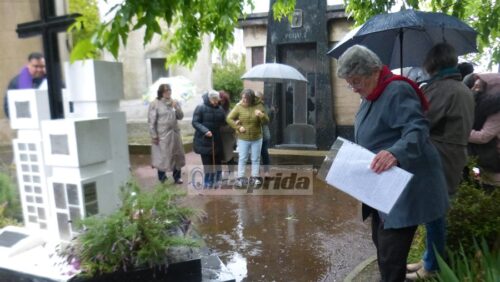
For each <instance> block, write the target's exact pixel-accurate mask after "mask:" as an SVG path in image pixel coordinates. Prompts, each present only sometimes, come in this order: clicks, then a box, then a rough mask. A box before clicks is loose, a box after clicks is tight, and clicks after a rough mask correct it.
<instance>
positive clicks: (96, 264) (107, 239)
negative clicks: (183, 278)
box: [62, 183, 198, 276]
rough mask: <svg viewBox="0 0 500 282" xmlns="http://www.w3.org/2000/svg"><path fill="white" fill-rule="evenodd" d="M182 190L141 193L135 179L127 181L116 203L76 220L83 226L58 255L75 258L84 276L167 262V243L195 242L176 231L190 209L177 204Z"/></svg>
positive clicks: (186, 223) (183, 225)
mask: <svg viewBox="0 0 500 282" xmlns="http://www.w3.org/2000/svg"><path fill="white" fill-rule="evenodd" d="M183 195H184V193H183V192H180V191H179V190H174V188H173V187H167V186H165V185H160V186H158V187H156V188H155V190H154V191H152V192H149V193H146V192H144V193H141V192H140V190H139V188H138V186H137V184H136V183H130V184H129V185H128V187H126V189H125V191H124V199H123V205H122V207H121V208H120V209H119V210H117V211H116V212H114V213H113V214H111V215H108V216H93V217H88V218H85V219H83V220H81V222H80V226H81V227H83V230H84V231H83V232H82V233H81V234H80V235H79V236H78V237H77V238H76V239H75V242H74V244H73V245H71V246H68V247H67V248H66V249H64V250H63V251H62V255H65V256H67V258H68V261H69V262H73V261H75V260H77V261H78V262H79V264H80V267H81V270H82V271H83V273H84V275H88V276H94V275H100V274H104V273H110V272H116V271H128V270H131V269H134V268H137V267H144V266H148V267H153V266H156V265H167V264H168V259H167V252H168V250H169V248H171V247H174V246H197V245H198V243H197V242H196V241H194V240H192V239H190V238H187V237H185V236H183V235H182V234H183V232H186V230H187V228H188V227H189V224H190V221H189V217H190V216H192V215H193V214H194V211H193V210H192V209H189V208H184V207H180V206H178V200H179V198H180V197H181V196H183Z"/></svg>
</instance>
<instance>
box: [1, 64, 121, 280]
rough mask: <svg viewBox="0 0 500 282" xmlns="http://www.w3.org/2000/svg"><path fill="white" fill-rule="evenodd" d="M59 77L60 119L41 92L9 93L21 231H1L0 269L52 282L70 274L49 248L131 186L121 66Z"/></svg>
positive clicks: (85, 67)
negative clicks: (63, 79) (63, 84)
mask: <svg viewBox="0 0 500 282" xmlns="http://www.w3.org/2000/svg"><path fill="white" fill-rule="evenodd" d="M65 73H66V78H67V80H68V81H67V86H68V89H67V90H66V91H64V98H63V101H64V112H65V114H66V118H65V119H60V120H50V111H49V103H48V96H47V95H48V94H47V91H46V90H32V89H30V90H12V91H9V93H8V95H9V109H12V110H11V112H12V114H11V127H12V128H13V129H17V138H16V139H15V140H13V147H14V159H15V163H16V168H17V178H18V187H19V192H20V197H21V204H22V210H23V218H24V225H25V226H24V227H23V228H20V227H7V228H4V229H2V230H0V250H1V251H2V255H0V267H1V268H4V269H10V270H12V271H15V272H21V273H26V274H28V275H35V276H40V277H44V278H48V279H54V280H57V281H65V280H66V279H69V278H70V277H71V276H72V275H73V274H71V273H67V272H66V271H65V270H64V267H62V266H61V264H59V265H57V263H55V262H54V260H57V258H55V257H57V256H53V254H54V253H55V246H56V245H57V244H59V243H61V242H64V241H70V240H71V238H73V237H74V235H76V234H77V233H78V231H79V230H78V228H77V225H75V224H74V223H75V222H77V221H78V220H79V219H81V218H83V217H86V216H90V215H94V214H108V213H111V212H113V211H114V210H116V209H117V208H118V206H119V203H120V201H119V194H120V187H121V186H122V185H123V184H125V182H126V181H127V180H128V178H129V155H128V144H127V129H126V120H125V114H124V113H123V112H119V102H120V99H121V98H122V97H123V85H122V82H123V81H122V77H123V71H122V66H121V64H120V63H112V62H103V61H92V60H87V61H79V62H76V63H74V64H72V65H70V64H68V63H67V64H66V65H65ZM48 262H52V264H51V265H53V266H52V267H50V266H48V265H47V263H48ZM62 265H64V264H62Z"/></svg>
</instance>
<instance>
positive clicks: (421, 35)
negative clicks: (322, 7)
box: [328, 10, 477, 69]
mask: <svg viewBox="0 0 500 282" xmlns="http://www.w3.org/2000/svg"><path fill="white" fill-rule="evenodd" d="M348 35H349V36H350V38H344V39H343V40H342V41H340V42H339V43H338V44H337V45H335V47H333V49H331V50H330V51H328V55H330V56H332V57H334V58H339V57H340V55H342V53H344V51H345V50H347V49H348V48H349V47H351V46H353V45H355V44H360V45H364V46H366V47H368V48H369V49H370V50H372V51H373V52H375V53H376V54H377V55H378V56H379V57H380V59H381V60H382V62H383V63H384V64H386V65H388V66H389V68H391V69H394V68H403V67H412V66H421V65H422V63H423V61H424V59H425V55H426V54H427V52H428V51H429V49H431V48H432V46H434V45H435V44H437V43H441V42H447V43H448V44H450V45H452V46H453V47H454V48H455V50H456V51H457V55H464V54H467V53H471V52H477V47H476V46H477V45H476V36H477V32H476V31H475V30H474V29H473V28H472V27H470V26H469V25H467V24H465V23H464V22H462V21H461V20H459V19H458V18H456V17H453V16H449V15H446V14H443V13H433V12H421V11H415V10H404V11H400V12H397V13H388V14H380V15H376V16H373V17H372V18H370V19H369V20H368V21H366V22H365V23H364V24H363V25H361V26H360V27H359V29H358V30H357V32H352V33H351V34H348Z"/></svg>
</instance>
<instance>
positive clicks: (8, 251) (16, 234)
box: [0, 226, 45, 261]
mask: <svg viewBox="0 0 500 282" xmlns="http://www.w3.org/2000/svg"><path fill="white" fill-rule="evenodd" d="M44 243H45V240H44V239H43V237H42V236H40V234H37V233H34V232H32V230H29V229H26V228H22V227H18V226H6V227H4V228H2V229H0V261H3V260H9V259H10V258H12V257H14V256H16V255H18V254H20V253H22V252H25V251H27V250H30V249H32V248H34V247H37V246H40V245H42V244H44Z"/></svg>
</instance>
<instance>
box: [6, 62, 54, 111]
mask: <svg viewBox="0 0 500 282" xmlns="http://www.w3.org/2000/svg"><path fill="white" fill-rule="evenodd" d="M45 73H46V72H45V59H44V57H43V55H42V54H41V53H38V52H34V53H31V54H30V55H29V56H28V63H27V64H26V66H24V67H23V69H21V71H20V72H19V74H18V75H16V76H15V77H14V78H12V79H11V80H10V82H9V85H8V87H7V90H11V89H30V88H38V87H39V86H40V84H41V83H42V81H43V80H44V79H45ZM3 111H4V113H5V116H6V117H7V118H8V117H9V101H8V98H7V92H6V93H5V96H4V98H3Z"/></svg>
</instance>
